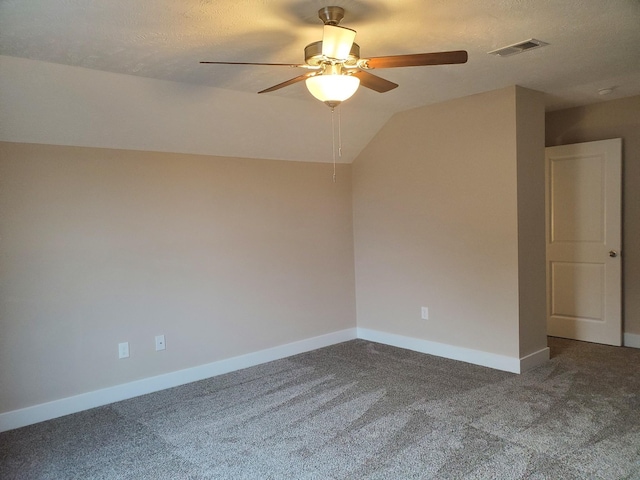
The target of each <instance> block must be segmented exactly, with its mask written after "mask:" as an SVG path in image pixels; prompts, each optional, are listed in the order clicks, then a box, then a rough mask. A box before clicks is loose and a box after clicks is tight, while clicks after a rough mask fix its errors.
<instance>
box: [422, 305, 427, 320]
mask: <svg viewBox="0 0 640 480" xmlns="http://www.w3.org/2000/svg"><path fill="white" fill-rule="evenodd" d="M420 316H421V317H422V320H429V308H428V307H422V309H421V311H420Z"/></svg>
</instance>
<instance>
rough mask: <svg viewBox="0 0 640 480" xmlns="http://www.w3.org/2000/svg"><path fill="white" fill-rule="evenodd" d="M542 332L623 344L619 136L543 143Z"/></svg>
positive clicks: (589, 340)
mask: <svg viewBox="0 0 640 480" xmlns="http://www.w3.org/2000/svg"><path fill="white" fill-rule="evenodd" d="M545 157H546V160H545V162H546V175H547V181H546V184H547V187H546V189H547V192H546V204H547V229H546V230H547V232H546V233H547V333H548V334H549V335H551V336H554V337H564V338H573V339H575V340H584V341H588V342H595V343H605V344H609V345H621V341H622V318H621V310H622V309H621V258H620V255H621V252H620V246H621V227H620V221H621V208H620V202H621V180H622V178H621V172H622V159H621V157H622V140H621V139H619V138H617V139H613V140H603V141H599V142H587V143H577V144H573V145H561V146H557V147H548V148H547V149H546V155H545Z"/></svg>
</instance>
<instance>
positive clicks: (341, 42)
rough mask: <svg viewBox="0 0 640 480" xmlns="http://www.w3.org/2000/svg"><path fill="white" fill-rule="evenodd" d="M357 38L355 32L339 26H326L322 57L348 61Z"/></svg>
mask: <svg viewBox="0 0 640 480" xmlns="http://www.w3.org/2000/svg"><path fill="white" fill-rule="evenodd" d="M355 38H356V32H355V30H351V29H350V28H344V27H338V26H337V25H325V26H324V34H323V36H322V55H324V56H325V57H327V58H332V59H334V60H342V61H344V60H346V59H347V58H349V53H350V52H351V46H352V45H353V41H354V40H355Z"/></svg>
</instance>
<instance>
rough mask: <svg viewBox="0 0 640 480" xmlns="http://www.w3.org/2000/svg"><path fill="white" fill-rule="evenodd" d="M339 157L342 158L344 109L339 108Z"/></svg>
mask: <svg viewBox="0 0 640 480" xmlns="http://www.w3.org/2000/svg"><path fill="white" fill-rule="evenodd" d="M338 157H340V158H342V109H341V108H338Z"/></svg>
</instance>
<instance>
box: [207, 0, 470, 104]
mask: <svg viewBox="0 0 640 480" xmlns="http://www.w3.org/2000/svg"><path fill="white" fill-rule="evenodd" d="M318 17H320V20H322V22H323V23H324V31H323V35H322V40H321V41H318V42H313V43H310V44H309V45H307V46H306V47H305V49H304V61H305V63H303V64H291V63H256V62H206V61H205V62H200V63H207V64H216V65H267V66H282V67H295V68H304V69H307V70H309V71H308V72H307V73H305V74H303V75H299V76H297V77H294V78H292V79H290V80H287V81H285V82H282V83H279V84H278V85H274V86H273V87H269V88H266V89H264V90H261V91H260V92H258V93H268V92H273V91H275V90H279V89H280V88H283V87H288V86H289V85H293V84H295V83H298V82H301V81H303V80H304V81H305V83H306V85H307V88H308V89H309V91H310V92H311V94H312V95H313V96H314V97H316V98H317V99H318V100H320V101H322V102H324V103H326V104H327V105H328V106H329V107H331V108H334V107H336V106H337V105H338V104H340V103H341V102H342V101H344V100H346V99H348V98H349V97H351V96H352V95H353V94H354V93H355V92H356V90H357V89H358V86H359V85H362V86H363V87H366V88H369V89H371V90H374V91H376V92H379V93H384V92H388V91H389V90H393V89H394V88H396V87H397V86H398V85H397V84H396V83H393V82H390V81H389V80H385V79H384V78H382V77H379V76H377V75H373V74H371V73H369V72H368V70H374V69H378V68H397V67H417V66H424V65H448V64H457V63H465V62H466V61H467V57H468V56H467V52H466V51H464V50H454V51H450V52H435V53H414V54H408V55H391V56H386V57H371V58H361V57H360V46H359V45H358V44H357V43H355V42H354V40H355V37H356V31H355V30H352V29H350V28H345V27H340V26H339V25H338V24H339V23H340V21H341V20H342V19H343V18H344V9H343V8H342V7H335V6H331V7H324V8H321V9H320V10H319V11H318Z"/></svg>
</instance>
